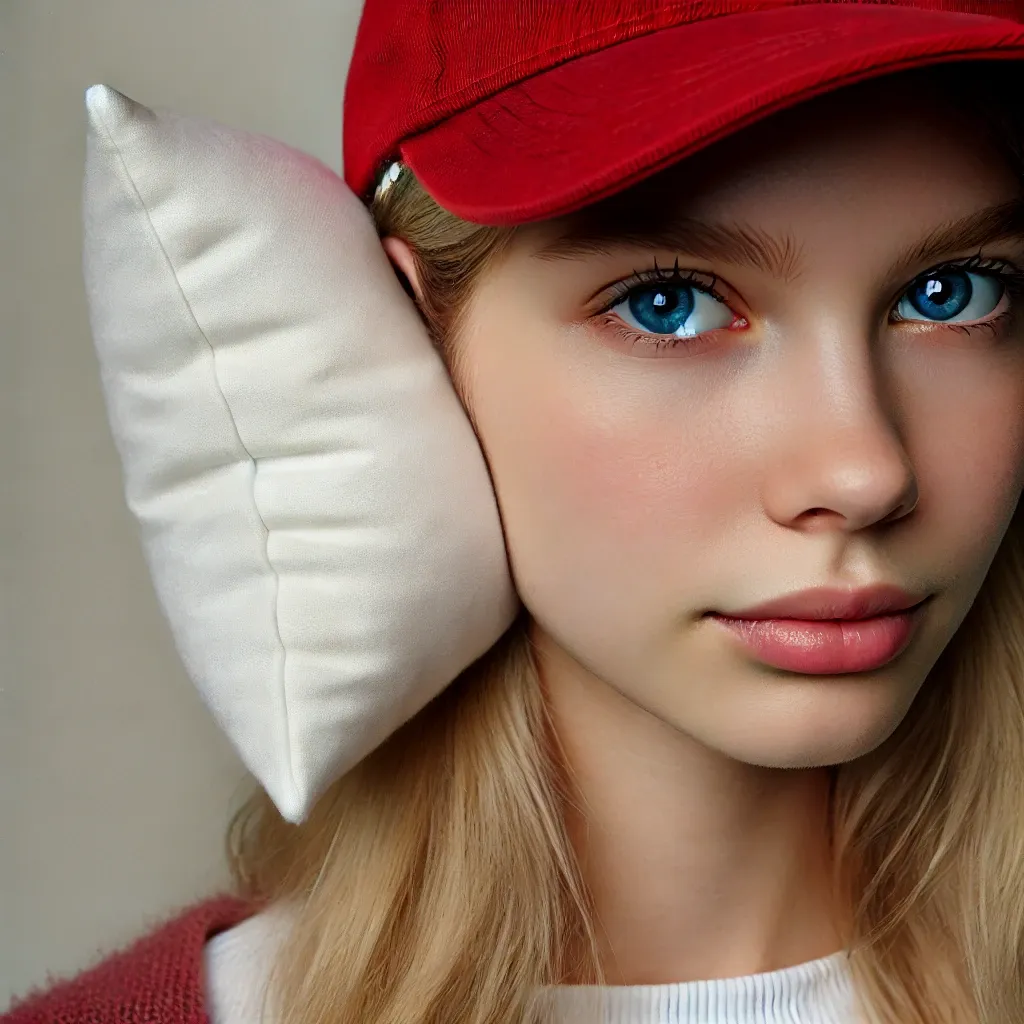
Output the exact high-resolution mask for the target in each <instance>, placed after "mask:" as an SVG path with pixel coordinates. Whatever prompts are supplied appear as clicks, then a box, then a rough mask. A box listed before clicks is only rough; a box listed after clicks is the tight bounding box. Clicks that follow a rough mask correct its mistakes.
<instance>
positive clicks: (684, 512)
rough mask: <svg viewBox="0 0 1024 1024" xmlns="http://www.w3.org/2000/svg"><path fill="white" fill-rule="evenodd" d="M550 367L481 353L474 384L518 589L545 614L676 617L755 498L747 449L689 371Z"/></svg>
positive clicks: (602, 618) (594, 364)
mask: <svg viewBox="0 0 1024 1024" xmlns="http://www.w3.org/2000/svg"><path fill="white" fill-rule="evenodd" d="M539 363H540V360H537V361H536V362H531V361H530V360H528V359H522V360H520V361H518V362H516V363H505V362H504V361H502V365H501V366H500V368H499V367H498V366H494V367H487V366H486V365H485V364H484V363H483V361H480V362H479V363H478V367H477V370H478V372H477V374H476V377H475V386H474V394H475V396H476V398H477V399H478V401H477V402H476V403H475V404H476V406H477V408H478V409H479V413H478V417H477V425H478V429H479V433H480V437H481V441H482V443H483V446H484V449H485V451H486V453H487V457H488V461H489V463H490V466H491V471H492V474H493V478H494V485H495V490H496V493H497V496H498V501H499V504H500V506H501V510H502V518H503V522H504V527H505V533H506V538H507V541H508V547H509V556H510V561H511V564H512V571H513V575H514V577H515V580H516V585H517V587H518V589H519V593H520V595H521V596H522V598H523V600H524V602H525V603H526V605H527V607H528V608H529V609H530V610H531V612H532V613H533V614H534V615H535V616H537V617H538V618H544V617H545V613H550V614H551V615H552V616H555V617H557V618H558V619H559V620H560V621H563V622H564V621H565V619H566V618H567V617H570V618H572V619H573V620H575V621H577V622H579V623H581V624H583V623H593V624H594V626H595V628H597V627H598V626H599V624H602V623H603V624H604V625H605V626H607V625H609V623H610V620H613V621H614V622H615V624H616V626H617V627H618V628H621V627H623V626H625V624H626V621H627V620H628V618H629V616H630V615H631V614H633V615H635V616H637V618H638V619H639V618H640V617H641V616H643V617H644V618H645V619H646V621H647V622H648V624H649V625H650V624H652V617H655V616H658V617H661V618H662V621H663V619H664V616H665V614H666V612H667V613H668V614H672V609H673V608H674V607H679V605H680V602H682V604H683V606H684V607H685V605H686V604H687V603H688V602H687V601H686V596H685V589H684V588H685V586H686V583H687V581H688V580H689V582H690V584H691V586H692V583H693V580H694V578H695V577H698V578H699V577H700V576H701V575H707V569H706V568H705V567H703V566H702V565H701V564H700V563H701V560H702V559H707V560H709V561H710V559H711V557H712V553H713V552H714V551H716V550H719V549H720V547H721V542H720V539H719V538H720V537H721V536H723V535H725V534H726V533H727V532H728V531H730V530H733V531H735V527H736V520H737V517H738V514H739V513H740V510H741V509H743V508H745V507H746V506H747V505H748V504H749V493H750V487H751V480H750V472H749V468H746V467H747V463H746V461H745V457H744V455H743V453H742V452H738V451H736V450H735V448H734V447H731V446H730V444H729V443H728V439H727V438H725V437H724V436H723V434H722V429H721V422H722V421H721V420H720V419H719V418H718V417H717V416H715V415H712V414H710V411H709V410H708V409H706V408H705V406H706V404H707V398H706V397H704V398H703V399H702V398H701V396H700V394H699V390H700V389H697V388H696V387H691V388H688V387H687V383H686V382H687V376H686V375H685V374H680V373H679V370H678V366H677V367H675V368H674V372H666V373H664V374H661V375H654V376H652V375H651V374H650V373H649V372H646V374H645V375H644V376H643V377H642V378H641V376H640V375H639V373H638V374H637V376H636V378H635V379H633V380H631V379H630V377H629V370H628V368H627V369H626V370H624V371H623V372H622V373H615V372H612V371H611V370H610V369H609V368H608V367H607V366H604V367H602V366H600V363H601V360H600V359H599V358H596V359H595V358H591V359H589V360H586V361H585V360H580V361H579V362H578V363H575V364H573V361H572V360H570V359H567V360H565V361H564V362H562V361H560V360H557V359H550V358H549V359H545V360H544V366H543V370H542V371H540V370H539ZM665 369H666V370H667V371H669V370H670V368H669V367H668V365H667V362H666V367H665ZM688 392H692V393H688ZM705 395H706V392H705ZM715 421H717V427H713V428H707V427H704V426H702V424H709V423H712V424H713V423H715ZM726 422H728V421H726ZM744 488H745V490H744Z"/></svg>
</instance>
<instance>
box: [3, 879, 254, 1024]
mask: <svg viewBox="0 0 1024 1024" xmlns="http://www.w3.org/2000/svg"><path fill="white" fill-rule="evenodd" d="M260 909H261V908H260V907H258V906H255V905H254V904H252V903H251V902H247V901H245V900H241V899H238V898H237V897H235V896H228V895H221V896H214V897H212V898H210V899H208V900H205V901H204V902H202V903H198V904H194V905H193V906H191V907H188V908H187V909H186V910H184V911H183V912H181V913H180V914H178V916H176V917H173V918H171V919H170V920H166V921H164V923H162V924H160V925H158V926H157V927H156V928H155V929H154V930H152V931H150V932H149V933H147V934H146V935H144V936H143V937H142V938H140V939H137V940H135V941H134V942H133V943H132V944H131V945H129V946H127V947H126V948H124V949H122V950H121V951H120V952H117V953H114V954H113V955H112V956H109V957H107V958H106V959H104V960H102V961H100V963H98V964H96V965H95V966H93V967H90V968H87V969H86V970H85V971H83V972H81V973H80V974H78V975H76V976H75V977H73V978H70V979H67V980H64V981H58V980H55V979H53V978H50V979H48V981H47V982H46V984H47V985H48V986H50V987H48V988H45V987H44V988H42V989H39V988H37V989H33V990H32V991H31V992H29V993H28V995H26V996H23V997H22V998H20V999H16V1000H15V1001H14V1002H13V1003H12V1004H11V1007H10V1009H9V1010H8V1011H7V1012H6V1013H4V1014H2V1015H0V1024H210V1018H209V1016H208V1015H207V1012H206V993H205V991H204V982H205V978H204V975H203V947H204V946H205V945H206V943H207V941H208V940H209V939H211V938H213V936H214V935H216V934H218V933H219V932H222V931H226V930H227V929H228V928H231V927H233V926H234V925H236V924H238V923H239V922H241V921H244V920H245V919H246V918H247V917H250V916H252V915H253V914H255V913H256V912H257V911H258V910H260Z"/></svg>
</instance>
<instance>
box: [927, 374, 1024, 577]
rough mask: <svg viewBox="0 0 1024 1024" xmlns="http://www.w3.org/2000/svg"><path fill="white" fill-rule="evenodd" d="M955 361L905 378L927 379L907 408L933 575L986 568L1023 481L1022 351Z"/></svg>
mask: <svg viewBox="0 0 1024 1024" xmlns="http://www.w3.org/2000/svg"><path fill="white" fill-rule="evenodd" d="M953 368H954V366H953V365H951V366H950V367H946V368H945V369H949V370H952V369H953ZM955 368H956V369H957V372H956V373H952V372H948V373H941V374H940V373H938V372H935V371H934V370H933V372H932V373H931V374H925V373H923V372H918V373H917V374H916V375H913V376H911V377H909V378H908V379H911V380H917V381H920V382H923V383H922V384H920V385H918V386H916V387H915V386H914V385H911V386H910V394H911V397H909V398H908V399H907V411H908V422H909V425H910V426H909V429H910V436H911V441H910V444H911V449H912V451H913V452H914V463H915V471H916V472H917V474H918V479H919V487H920V490H921V512H920V516H921V519H922V527H923V528H922V529H921V530H920V531H919V532H918V535H919V536H920V537H921V538H922V539H924V538H927V539H928V540H929V542H930V547H931V550H930V551H929V552H928V553H927V554H926V555H925V557H926V559H927V561H925V562H924V563H923V564H929V563H930V568H931V570H932V572H933V573H935V574H936V575H939V574H942V573H943V572H949V573H950V574H956V575H961V574H967V575H972V574H974V573H976V572H982V573H983V570H984V569H985V568H986V567H987V564H988V562H989V560H990V559H991V557H992V556H993V555H994V553H995V551H996V549H997V548H998V545H999V543H1000V541H1001V539H1002V536H1003V534H1004V531H1005V528H1006V525H1007V523H1008V521H1009V518H1010V516H1011V515H1012V513H1013V510H1014V508H1015V506H1016V504H1017V501H1018V499H1019V497H1020V493H1021V487H1022V485H1024V359H1021V358H1020V357H1016V358H1010V359H1007V360H983V359H979V358H975V359H973V360H970V359H964V360H962V361H960V362H959V363H958V364H956V366H955ZM925 383H926V384H927V385H928V386H927V387H925V386H924V384H925ZM925 524H928V525H927V526H926V527H925ZM908 544H909V545H910V546H911V547H912V546H913V544H914V541H913V539H911V538H908ZM943 561H945V564H943Z"/></svg>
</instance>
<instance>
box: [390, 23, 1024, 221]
mask: <svg viewBox="0 0 1024 1024" xmlns="http://www.w3.org/2000/svg"><path fill="white" fill-rule="evenodd" d="M1000 58H1001V59H1014V58H1017V59H1024V26H1022V25H1019V24H1016V23H1015V22H1012V21H1008V20H1006V19H1003V18H994V17H988V16H984V15H976V14H959V13H954V12H949V11H930V10H922V9H919V8H911V7H895V6H883V5H881V4H855V3H846V4H834V3H830V4H809V5H799V6H787V7H780V8H774V9H771V10H761V11H756V12H750V13H745V14H731V15H725V16H722V17H717V18H710V19H707V20H705V21H700V22H695V23H692V24H685V25H679V26H676V27H674V28H670V29H662V30H660V31H657V32H653V33H651V34H649V35H645V36H640V37H639V38H636V39H632V40H630V41H628V42H624V43H619V44H617V45H614V46H611V47H609V48H607V49H604V50H601V51H599V52H597V53H593V54H589V55H587V56H584V57H579V58H576V59H574V60H571V61H568V62H566V63H564V64H560V65H558V66H556V67H554V68H552V69H550V70H548V71H545V72H543V73H541V74H538V75H534V76H533V77H531V78H528V79H526V80H524V81H523V82H520V83H518V84H516V85H514V86H512V87H511V88H508V89H505V90H504V91H502V92H500V93H498V94H496V95H494V96H492V97H490V98H489V99H487V100H484V101H483V102H481V103H479V104H477V106H475V107H473V108H471V109H470V110H467V111H463V112H461V113H459V114H456V115H454V116H453V117H450V118H449V119H448V120H446V121H444V122H442V123H441V124H439V125H436V126H434V127H433V128H430V129H428V130H427V131H425V132H423V133H421V134H419V135H416V136H414V137H412V138H410V139H408V140H406V141H405V142H403V143H402V145H401V147H400V151H401V155H402V159H403V160H404V161H405V162H406V163H407V164H408V166H409V167H410V168H411V169H412V171H413V172H414V173H415V174H416V176H417V178H418V179H419V180H420V181H421V182H422V184H423V186H424V188H426V190H427V191H428V192H429V193H430V195H431V196H432V197H433V198H434V199H435V200H436V201H437V202H438V203H439V204H440V205H441V206H443V207H444V208H445V209H447V210H449V211H450V212H452V213H454V214H456V215H457V216H459V217H462V218H464V219H465V220H469V221H473V222H476V223H479V224H491V225H514V224H524V223H527V222H530V221H537V220H544V219H547V218H550V217H558V216H562V215H564V214H568V213H571V212H573V211H574V210H577V209H580V208H581V207H583V206H586V205H587V204H589V203H591V202H594V201H596V200H598V199H602V198H605V197H606V196H609V195H612V194H614V193H615V192H618V191H620V190H622V189H624V188H627V187H629V186H630V185H633V184H635V183H637V182H638V181H641V180H643V179H644V178H646V177H649V176H650V175H652V174H654V173H656V172H657V171H659V170H662V169H663V168H665V167H667V166H669V165H670V164H672V163H674V162H676V161H677V160H680V159H682V158H683V157H686V156H688V155H690V154H692V153H694V152H696V151H697V150H699V149H701V148H703V147H704V146H707V145H709V144H711V143H713V142H715V141H717V140H719V139H722V138H724V137H726V136H727V135H730V134H731V133H733V132H735V131H737V130H738V129H740V128H743V127H745V126H746V125H749V124H752V123H753V122H755V121H757V120H759V119H761V118H763V117H765V116H766V115H768V114H771V113H774V112H775V111H778V110H781V109H784V108H786V107H790V106H793V105H794V104H796V103H799V102H801V101H803V100H806V99H810V98H812V97H814V96H817V95H820V94H822V93H826V92H830V91H832V90H834V89H836V88H839V87H841V86H844V85H849V84H852V83H854V82H858V81H862V80H864V79H868V78H875V77H878V76H881V75H884V74H890V73H892V72H894V71H899V70H905V69H908V68H913V67H919V66H923V65H926V64H937V63H943V62H950V61H956V60H972V59H975V60H976V59H1000Z"/></svg>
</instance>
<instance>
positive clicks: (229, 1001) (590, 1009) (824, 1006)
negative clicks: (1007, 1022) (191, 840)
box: [205, 908, 860, 1024]
mask: <svg viewBox="0 0 1024 1024" xmlns="http://www.w3.org/2000/svg"><path fill="white" fill-rule="evenodd" d="M286 929H287V920H286V917H285V915H284V912H283V911H281V910H280V909H278V908H271V909H269V910H266V911H264V912H263V913H261V914H257V915H255V916H254V917H250V918H248V919H247V920H245V921H243V922H242V923H241V924H239V925H237V926H236V927H234V928H231V929H229V930H228V931H226V932H222V933H221V934H220V935H217V936H215V937H214V938H213V939H211V940H210V941H209V942H208V943H207V944H206V955H205V962H206V985H207V1001H208V1006H209V1016H210V1021H211V1024H259V1020H260V1006H261V1002H262V998H263V994H264V990H265V989H264V985H265V981H264V979H265V978H266V975H267V971H268V965H269V961H270V957H271V956H272V955H273V952H274V949H275V948H276V945H277V943H278V941H280V938H281V937H282V935H283V933H284V932H285V931H286ZM548 993H549V995H550V997H551V999H552V1000H553V1005H554V1007H555V1008H556V1014H555V1018H554V1019H555V1020H557V1021H559V1024H601V1022H603V1024H858V1022H859V1020H860V1018H858V1016H857V1015H856V1011H855V999H854V992H853V986H852V982H851V979H850V975H849V973H848V967H847V963H846V956H845V954H844V953H833V954H832V955H831V956H826V957H822V958H821V959H820V960H811V961H810V962H808V963H804V964H797V965H796V966H794V967H787V968H784V969H783V970H779V971H771V972H769V973H767V974H751V975H748V976H746V977H743V978H723V979H720V980H716V981H689V982H683V983H680V984H675V985H626V986H614V987H608V988H603V989H599V988H596V987H592V986H558V987H556V988H551V989H549V990H548ZM594 999H597V1000H600V1002H601V1005H603V1007H604V1016H603V1017H602V1016H601V1015H600V1009H599V1007H596V1006H595V1003H594V1002H593V1000H594Z"/></svg>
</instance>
